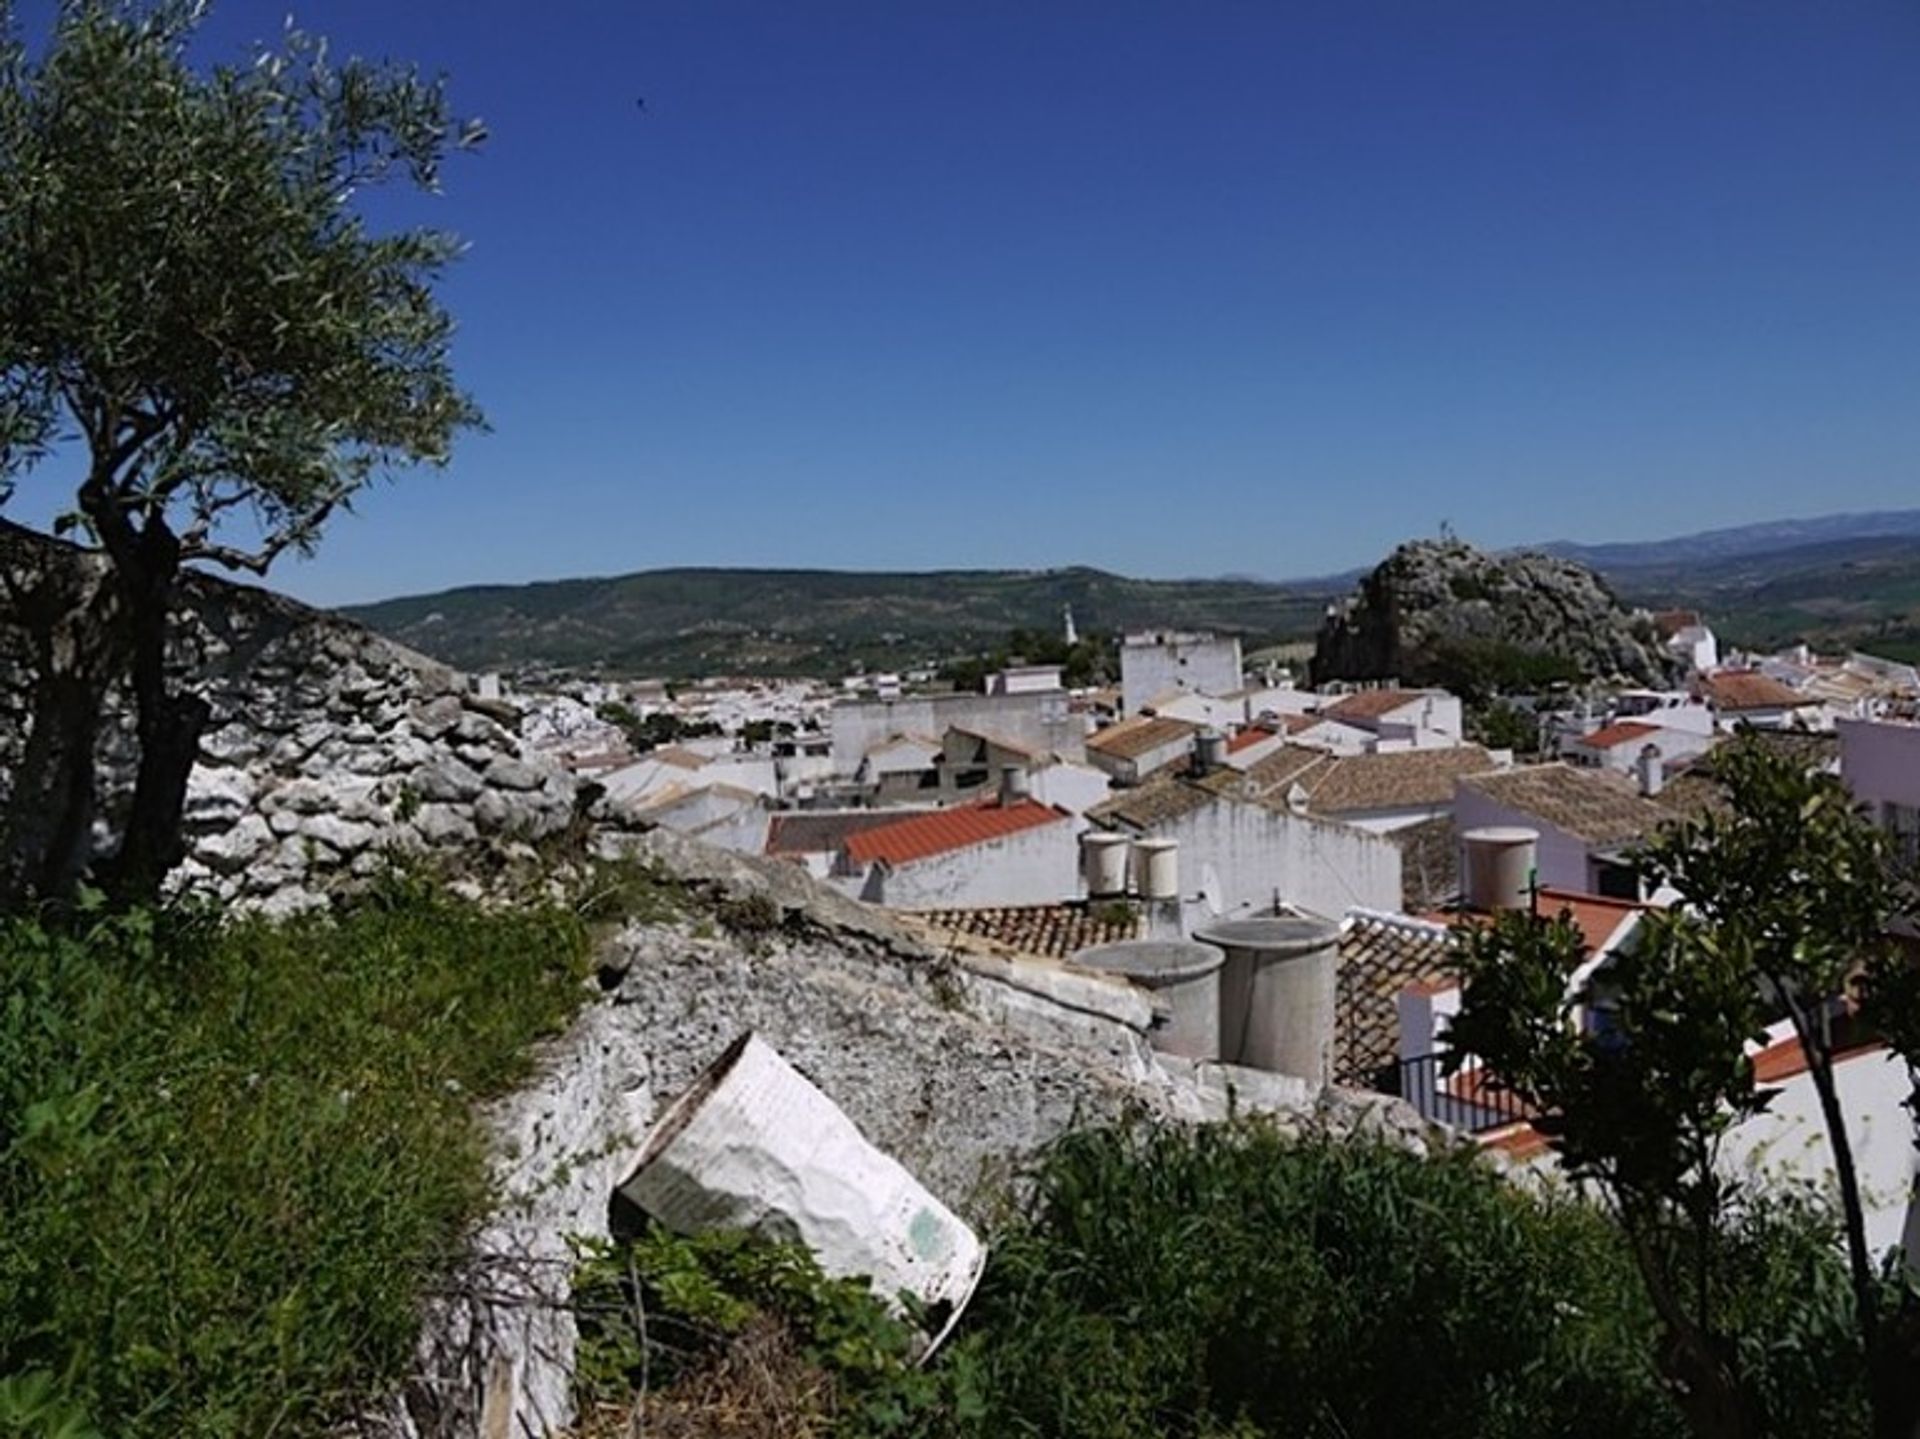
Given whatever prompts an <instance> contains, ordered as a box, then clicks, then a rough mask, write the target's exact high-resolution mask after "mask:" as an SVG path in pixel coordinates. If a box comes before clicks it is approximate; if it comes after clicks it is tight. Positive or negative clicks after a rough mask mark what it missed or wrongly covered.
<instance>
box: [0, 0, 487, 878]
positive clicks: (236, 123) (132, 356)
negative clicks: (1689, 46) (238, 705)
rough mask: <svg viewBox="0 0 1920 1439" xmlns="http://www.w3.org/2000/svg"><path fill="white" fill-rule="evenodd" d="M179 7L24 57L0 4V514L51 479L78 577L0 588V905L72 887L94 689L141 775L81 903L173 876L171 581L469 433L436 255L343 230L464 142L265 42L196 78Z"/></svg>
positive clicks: (176, 765)
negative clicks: (11, 668) (8, 679)
mask: <svg viewBox="0 0 1920 1439" xmlns="http://www.w3.org/2000/svg"><path fill="white" fill-rule="evenodd" d="M206 10H207V6H206V4H205V3H204V0H147V3H141V0H64V3H62V4H61V6H60V8H59V10H58V13H57V17H56V18H55V20H54V23H53V27H52V33H51V35H50V37H48V38H47V39H46V41H45V43H44V44H41V45H37V46H30V45H29V44H28V43H27V42H26V39H25V37H24V36H23V35H22V33H21V28H20V25H19V23H18V18H17V16H16V15H15V14H14V13H13V9H12V6H11V4H10V3H9V0H0V486H4V488H0V503H4V501H5V500H6V499H7V498H10V497H11V495H12V493H13V487H14V485H15V484H16V482H18V481H20V480H22V479H32V480H34V481H38V480H39V479H40V477H41V475H42V473H43V472H46V471H53V472H57V482H58V483H60V484H62V485H63V486H64V485H71V486H72V493H73V502H72V505H71V506H70V508H68V509H67V511H66V513H65V514H64V515H63V516H62V518H61V520H60V521H59V523H58V525H57V527H56V528H57V529H59V530H60V531H61V532H63V533H71V534H74V535H75V536H76V537H77V538H78V539H80V540H81V541H82V542H83V544H84V548H85V550H86V553H85V554H83V555H81V556H79V557H78V558H77V559H76V562H75V564H74V566H73V567H72V570H71V573H66V574H63V575H62V576H60V577H58V578H57V579H50V578H47V577H44V576H38V577H36V576H33V575H30V574H25V573H23V572H22V571H21V569H20V567H17V566H8V567H7V578H8V585H9V590H10V594H9V599H10V601H11V602H12V605H13V607H14V610H15V613H16V615H17V616H19V617H21V619H22V620H23V622H24V623H25V625H26V627H27V628H28V630H29V631H30V632H32V633H33V634H34V636H35V642H36V647H37V651H38V652H37V654H36V655H35V656H34V657H33V658H34V660H35V662H36V668H37V671H38V684H37V689H36V694H35V697H34V705H33V721H32V722H33V729H32V732H31V734H30V736H29V739H28V743H27V762H26V763H24V764H23V765H22V766H21V771H20V773H19V774H17V775H16V776H15V777H14V784H13V787H12V793H11V796H10V802H9V806H8V811H7V814H6V816H5V820H4V826H3V830H0V832H3V834H4V839H3V841H0V899H5V900H9V901H12V902H18V901H19V900H21V899H23V898H26V897H28V896H32V895H42V896H58V895H60V894H62V893H65V892H67V891H68V890H69V889H70V888H71V886H72V885H73V883H74V882H75V880H76V877H77V876H78V874H79V873H80V871H81V869H82V868H83V866H84V864H85V862H86V857H87V847H88V831H89V827H90V825H91V821H92V813H91V806H92V803H93V799H92V796H93V790H94V776H93V772H92V771H93V754H94V749H95V745H96V742H97V739H98V735H99V731H100V727H101V723H102V702H103V699H104V696H105V695H106V694H107V692H108V691H109V690H111V689H112V688H114V687H115V686H119V685H124V686H125V687H126V689H127V691H128V692H129V693H130V695H131V698H132V700H133V703H134V707H135V716H136V729H137V737H138V741H139V752H140V767H139V771H138V775H137V779H136V782H135V789H134V796H133V800H132V805H131V810H130V813H129V816H128V819H127V822H126V825H125V829H124V833H123V839H122V843H121V847H120V850H119V853H118V855H117V857H116V858H115V859H114V860H113V862H112V863H111V864H110V865H109V866H108V876H109V879H110V881H111V882H114V883H115V884H116V885H117V887H118V888H120V889H121V890H122V891H123V892H126V893H128V894H129V895H132V896H138V895H139V894H141V893H144V892H150V891H151V890H152V889H153V888H154V887H155V886H156V885H157V883H158V881H159V878H160V877H161V875H162V874H163V873H164V872H165V870H166V869H167V868H168V867H170V865H171V864H172V863H173V862H175V861H176V860H177V858H178V853H179V839H178V833H179V815H180V809H181V805H182V803H183V801H184V795H185V785H186V778H187V772H188V770H189V769H190V768H191V766H192V762H193V757H194V754H195V752H196V749H197V741H198V735H199V732H200V729H201V727H202V725H203V724H204V723H205V720H206V707H205V705H204V703H203V702H202V701H201V700H199V699H198V697H196V696H195V695H193V694H191V693H187V692H184V691H182V690H181V689H180V688H179V687H178V686H177V685H175V684H174V683H173V682H172V681H171V679H170V678H169V675H168V673H167V668H166V652H167V641H168V634H169V616H170V612H171V610H172V607H173V605H174V603H175V600H176V591H177V587H178V582H179V578H180V573H181V570H182V567H183V566H190V565H213V566H219V567H224V568H226V569H229V570H237V571H247V572H250V573H253V574H264V573H265V572H266V571H267V569H268V567H269V566H271V565H272V564H273V562H274V560H275V559H276V558H277V557H278V556H280V555H281V554H283V553H285V552H287V551H288V550H295V551H304V550H307V549H308V548H310V547H311V546H312V545H313V544H314V542H315V541H316V540H317V539H318V537H319V535H320V532H321V529H322V527H323V526H324V525H325V523H326V521H327V520H328V518H329V517H330V516H331V515H332V514H333V513H335V512H336V511H337V510H339V509H340V508H341V507H343V506H345V505H346V504H347V503H348V502H349V501H350V500H351V498H352V497H353V495H354V494H355V493H356V492H357V491H358V490H360V489H361V488H362V487H363V486H364V485H366V484H367V483H368V482H369V481H371V480H372V479H374V478H375V477H376V476H378V475H380V474H382V473H384V472H387V471H390V470H392V469H394V468H396V467H400V466H405V465H409V464H413V463H416V462H421V461H425V462H431V463H435V464H439V463H444V461H445V460H446V459H447V456H448V452H449V447H450V444H451V441H452V439H453V437H454V435H455V434H456V433H457V432H458V431H459V430H461V429H462V428H463V427H466V426H470V425H475V424H477V423H479V418H480V417H479V414H478V411H477V410H476V409H475V408H474V406H473V404H472V402H471V401H470V400H469V399H468V398H467V397H466V396H465V395H464V394H462V393H461V391H460V390H459V389H458V387H457V386H456V385H455V383H454V379H453V375H452V372H451V368H450V365H449V358H448V346H449V340H450V337H451V333H452V328H453V326H452V321H451V319H450V318H449V316H448V314H447V313H446V311H445V310H444V309H443V308H442V307H441V306H440V305H439V304H438V303H437V301H436V298H435V293H434V287H435V282H436V281H437V280H438V279H439V277H440V276H441V274H442V272H443V270H444V268H445V267H446V265H447V264H448V263H449V262H450V261H451V260H452V259H453V258H454V256H455V254H456V251H457V248H458V246H457V244H456V242H455V241H454V240H453V239H452V238H451V237H450V236H448V235H446V234H444V233H441V232H439V231H435V230H427V229H409V230H401V231H397V232H392V233H376V232H375V231H374V230H373V229H372V228H370V227H369V225H368V223H367V221H366V219H365V218H364V217H363V216H362V215H361V214H360V212H359V209H358V207H357V198H358V197H359V195H360V194H361V192H362V191H364V190H366V189H367V188H368V187H370V186H376V185H380V184H382V183H386V182H395V181H398V182H402V183H407V184H411V185H412V186H414V187H418V188H420V189H423V190H426V191H433V190H435V189H437V185H438V175H439V170H440V165H441V162H442V160H443V158H444V157H445V155H446V154H447V153H448V152H449V150H451V149H454V148H458V147H461V146H464V145H467V144H471V143H473V142H475V141H477V140H478V139H479V138H480V135H481V132H480V129H479V127H478V126H477V124H467V125H461V124H460V123H459V122H456V121H455V120H454V119H453V117H452V116H451V114H450V112H449V109H448V104H447V100H446V96H445V93H444V88H443V85H442V83H441V82H439V81H437V80H427V79H423V78H422V77H421V76H420V75H419V74H418V73H417V72H416V71H414V70H412V69H409V68H404V67H399V66H394V65H389V64H373V63H368V62H363V61H359V60H348V61H344V62H338V61H336V60H335V59H334V58H333V57H332V56H331V55H330V54H329V51H328V48H327V45H326V43H325V42H324V41H322V40H319V39H316V38H313V37H310V36H307V35H305V34H302V33H300V32H298V31H295V30H293V29H292V28H291V27H289V28H288V30H287V31H286V33H285V34H284V35H283V36H282V37H281V38H280V40H279V41H278V42H277V43H276V45H275V46H274V47H273V48H271V49H268V50H263V51H261V52H259V53H257V54H256V55H254V56H253V57H252V58H251V60H250V61H248V62H247V63H238V64H232V65H220V66H215V67H211V68H200V67H197V66H196V65H195V64H194V62H193V61H192V60H191V58H190V56H189V54H188V49H189V45H190V43H191V42H192V41H193V39H194V36H195V32H196V30H197V28H198V27H199V25H200V23H201V21H202V20H203V18H204V16H205V14H206ZM75 456H77V459H75V458H74V457H75ZM69 465H71V466H72V468H71V470H69V468H68V467H69Z"/></svg>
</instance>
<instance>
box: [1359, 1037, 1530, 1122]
mask: <svg viewBox="0 0 1920 1439" xmlns="http://www.w3.org/2000/svg"><path fill="white" fill-rule="evenodd" d="M1441 1060H1442V1056H1441V1055H1438V1054H1422V1055H1419V1056H1418V1057H1416V1058H1414V1059H1403V1060H1401V1061H1400V1062H1399V1063H1398V1064H1397V1065H1395V1066H1394V1080H1395V1085H1396V1087H1395V1089H1394V1093H1396V1094H1398V1095H1399V1096H1400V1097H1401V1098H1402V1099H1404V1100H1406V1101H1407V1103H1409V1104H1411V1105H1412V1106H1413V1107H1414V1108H1415V1109H1417V1110H1419V1111H1420V1113H1421V1115H1422V1116H1423V1117H1425V1118H1427V1119H1430V1120H1432V1121H1433V1122H1434V1123H1436V1124H1444V1125H1446V1126H1447V1127H1448V1128H1450V1129H1459V1130H1464V1131H1465V1132H1466V1133H1468V1134H1481V1133H1484V1132H1485V1131H1487V1130H1489V1129H1499V1128H1501V1127H1502V1126H1503V1125H1508V1124H1515V1123H1518V1122H1519V1121H1520V1120H1523V1119H1530V1118H1532V1117H1533V1112H1532V1111H1531V1110H1530V1109H1529V1108H1528V1107H1527V1106H1526V1105H1525V1104H1524V1103H1522V1102H1521V1099H1520V1096H1519V1095H1517V1094H1515V1093H1514V1092H1513V1091H1512V1090H1509V1089H1501V1088H1499V1087H1497V1086H1495V1085H1492V1084H1489V1083H1487V1082H1486V1080H1485V1079H1483V1078H1482V1077H1481V1073H1480V1071H1479V1070H1477V1069H1463V1070H1461V1071H1459V1072H1458V1073H1456V1074H1453V1075H1450V1076H1449V1075H1443V1074H1442V1073H1441V1072H1440V1065H1441Z"/></svg>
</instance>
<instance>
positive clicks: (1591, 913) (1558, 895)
mask: <svg viewBox="0 0 1920 1439" xmlns="http://www.w3.org/2000/svg"><path fill="white" fill-rule="evenodd" d="M1646 908H1647V906H1646V905H1644V904H1636V903H1634V902H1633V901H1632V900H1630V899H1609V898H1607V897H1606V896H1605V895H1599V894H1581V893H1579V892H1578V891H1577V890H1571V889H1554V888H1552V887H1551V886H1549V885H1542V886H1541V887H1540V913H1542V914H1544V915H1548V916H1550V917H1551V916H1555V915H1562V914H1564V915H1565V916H1566V917H1567V918H1568V919H1570V920H1572V921H1573V924H1574V928H1576V929H1578V930H1579V931H1580V938H1581V940H1582V941H1583V942H1584V943H1585V944H1586V946H1587V953H1588V954H1597V953H1598V952H1599V951H1600V950H1602V949H1604V948H1606V946H1607V941H1608V940H1610V939H1612V938H1613V936H1614V933H1615V931H1617V930H1618V929H1619V928H1620V926H1621V925H1622V924H1624V923H1626V921H1627V919H1628V917H1629V916H1632V915H1636V914H1641V913H1643V912H1644V911H1645V910H1646Z"/></svg>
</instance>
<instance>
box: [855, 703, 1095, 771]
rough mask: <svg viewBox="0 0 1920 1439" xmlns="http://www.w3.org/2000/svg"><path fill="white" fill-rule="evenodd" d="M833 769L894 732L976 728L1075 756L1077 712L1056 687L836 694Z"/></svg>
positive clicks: (1081, 735) (1080, 720)
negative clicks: (886, 695) (884, 696)
mask: <svg viewBox="0 0 1920 1439" xmlns="http://www.w3.org/2000/svg"><path fill="white" fill-rule="evenodd" d="M828 718H829V727H830V729H831V731H832V734H833V749H832V753H833V764H834V773H836V774H841V775H852V774H854V773H855V772H856V771H857V770H858V769H859V768H860V762H861V760H863V759H864V758H866V754H867V751H868V750H870V749H872V748H873V747H874V746H875V745H876V744H879V743H880V742H881V741H883V740H886V739H888V738H890V737H892V736H893V735H897V734H911V735H944V734H945V733H946V732H947V731H948V730H949V729H950V728H952V727H954V726H956V725H957V726H959V727H960V728H962V729H976V730H980V731H983V732H985V733H988V734H992V735H996V736H998V737H999V738H1001V739H1005V740H1010V741H1012V742H1013V743H1015V744H1020V745H1025V746H1027V747H1028V748H1030V749H1033V750H1036V751H1047V752H1050V753H1053V754H1057V755H1059V756H1060V757H1061V758H1063V759H1079V758H1080V757H1081V745H1082V742H1083V741H1084V740H1085V738H1086V733H1087V724H1086V719H1085V717H1084V716H1083V715H1080V714H1077V713H1075V712H1074V710H1073V708H1072V697H1071V696H1070V695H1069V694H1068V693H1067V692H1066V691H1065V690H1061V689H1054V690H1032V691H1025V692H1019V693H1013V694H992V695H990V694H945V695H904V696H902V697H901V698H899V699H895V700H879V699H855V700H842V701H841V702H840V703H838V704H836V705H835V706H834V707H833V709H832V711H831V712H830V714H829V717H828Z"/></svg>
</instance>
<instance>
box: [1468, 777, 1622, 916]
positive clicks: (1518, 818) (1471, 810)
mask: <svg viewBox="0 0 1920 1439" xmlns="http://www.w3.org/2000/svg"><path fill="white" fill-rule="evenodd" d="M1484 825H1518V826H1520V827H1521V828H1523V829H1531V830H1538V831H1539V834H1540V841H1539V844H1538V845H1537V846H1536V847H1535V851H1534V864H1535V866H1536V867H1537V869H1538V870H1539V874H1540V883H1541V884H1543V885H1546V886H1549V887H1551V888H1553V889H1570V890H1573V891H1575V892H1577V893H1579V894H1591V893H1592V892H1593V883H1592V880H1591V878H1590V877H1589V873H1588V871H1589V868H1590V861H1591V857H1592V856H1591V854H1590V851H1589V849H1588V846H1587V842H1586V841H1585V840H1583V839H1580V838H1578V837H1577V836H1574V835H1570V834H1568V833H1567V832H1566V831H1565V830H1563V829H1559V828H1556V827H1555V826H1553V825H1550V824H1548V823H1546V822H1545V821H1544V820H1541V819H1539V818H1537V817H1535V816H1534V815H1531V814H1528V813H1527V812H1526V811H1525V810H1518V809H1510V808H1508V807H1507V806H1506V805H1503V804H1496V803H1494V801H1493V800H1492V799H1491V798H1489V797H1488V796H1487V795H1484V794H1482V793H1481V792H1480V791H1479V790H1477V789H1474V788H1472V787H1471V786H1468V785H1465V784H1460V783H1458V782H1456V783H1455V785H1454V790H1453V828H1454V832H1455V833H1456V834H1464V833H1465V832H1466V831H1468V830H1470V829H1479V828H1481V827H1482V826H1484Z"/></svg>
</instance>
